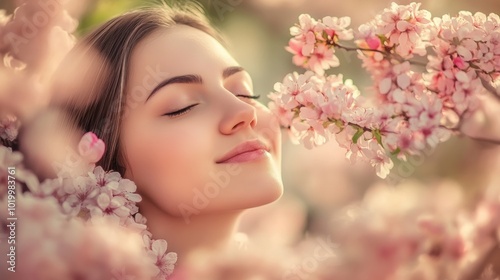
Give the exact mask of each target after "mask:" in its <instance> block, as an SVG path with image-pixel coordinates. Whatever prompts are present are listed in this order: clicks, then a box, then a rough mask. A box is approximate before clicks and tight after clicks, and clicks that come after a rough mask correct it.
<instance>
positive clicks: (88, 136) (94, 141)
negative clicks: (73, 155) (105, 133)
mask: <svg viewBox="0 0 500 280" xmlns="http://www.w3.org/2000/svg"><path fill="white" fill-rule="evenodd" d="M105 149H106V146H105V144H104V142H103V141H102V140H101V139H99V138H98V137H97V135H95V134H94V133H93V132H87V133H85V134H84V135H83V136H82V139H81V140H80V143H79V144H78V152H79V153H80V156H81V157H83V158H84V159H85V160H86V161H87V162H88V163H96V162H98V161H99V160H100V159H101V158H102V155H103V154H104V151H105Z"/></svg>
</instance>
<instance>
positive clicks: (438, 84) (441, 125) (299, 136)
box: [269, 3, 500, 178]
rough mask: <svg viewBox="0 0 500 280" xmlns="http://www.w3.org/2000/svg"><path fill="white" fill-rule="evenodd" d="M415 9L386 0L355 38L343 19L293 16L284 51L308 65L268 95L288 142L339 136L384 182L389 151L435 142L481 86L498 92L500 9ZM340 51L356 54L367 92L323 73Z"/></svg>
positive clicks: (466, 111)
mask: <svg viewBox="0 0 500 280" xmlns="http://www.w3.org/2000/svg"><path fill="white" fill-rule="evenodd" d="M420 6H421V5H420V4H419V3H410V4H408V5H399V4H396V3H392V4H391V6H390V7H389V8H386V9H384V10H383V11H382V13H380V14H378V15H376V16H375V18H374V19H373V20H371V21H369V22H368V23H366V24H363V25H361V26H360V27H359V28H358V32H357V33H356V34H353V31H352V30H351V29H349V28H348V27H349V25H350V19H349V18H348V17H342V18H337V17H324V18H323V19H313V18H311V17H310V16H309V15H306V14H304V15H301V16H300V18H299V24H297V25H295V26H294V27H292V28H291V35H292V36H293V38H292V39H290V42H289V45H288V47H287V50H288V51H290V52H291V53H292V54H293V55H294V58H293V61H294V63H295V64H296V65H298V66H301V67H303V68H305V69H306V70H311V71H306V72H305V73H304V74H298V73H293V74H288V75H286V76H285V78H284V79H283V82H282V83H277V84H276V85H275V87H274V90H275V92H272V93H271V94H270V95H269V98H270V99H271V100H272V102H271V103H270V105H269V107H270V108H271V109H272V110H273V111H274V112H275V114H276V115H277V116H278V118H279V120H280V122H281V124H282V125H283V126H284V127H287V128H288V129H289V131H290V133H291V135H292V141H294V142H296V143H302V144H304V145H305V146H306V147H307V148H312V147H315V146H318V145H322V144H325V143H327V142H328V140H329V139H331V138H332V137H333V138H336V140H337V142H339V144H340V145H341V146H342V147H343V148H345V149H346V150H347V151H346V157H347V158H348V159H350V160H351V161H352V162H354V161H357V160H359V159H362V160H364V161H366V162H369V163H370V164H371V165H372V166H373V167H374V168H375V169H376V170H377V174H378V175H379V176H380V177H382V178H385V177H386V176H388V174H389V172H390V169H391V168H392V167H393V166H394V162H393V160H392V158H391V157H396V158H397V159H398V160H403V161H404V160H406V159H407V156H408V155H418V154H420V153H422V151H423V150H424V149H426V148H427V147H431V148H434V147H436V146H437V145H438V144H439V143H441V142H443V141H446V140H447V139H449V137H450V135H451V134H452V133H460V131H459V128H460V123H461V119H463V118H466V117H468V116H469V115H470V114H472V113H473V112H474V111H475V110H477V108H478V104H479V98H478V97H479V95H480V94H482V92H484V91H485V90H488V91H490V92H491V93H493V94H494V95H496V96H499V94H498V90H497V89H496V88H495V87H497V86H496V85H497V83H498V79H499V77H500V68H499V67H498V65H499V64H500V47H499V42H500V35H498V34H500V32H499V31H500V19H499V17H498V15H495V14H490V15H488V16H486V15H485V14H482V13H476V14H472V13H470V12H465V11H463V12H460V13H459V14H458V16H455V17H451V16H448V15H445V16H442V17H441V18H434V19H432V18H431V14H430V13H429V12H428V11H426V10H423V9H420ZM355 38H356V39H355ZM354 39H355V40H354ZM349 41H354V42H353V43H354V45H355V46H354V47H352V46H348V45H347V44H345V43H346V42H349ZM427 48H429V49H431V51H429V52H428V51H427ZM337 49H343V50H346V51H357V52H358V58H359V59H361V61H362V66H363V68H364V69H365V70H366V71H367V72H368V73H369V75H370V77H371V79H372V81H373V86H372V87H371V93H372V95H371V96H366V95H365V96H366V98H365V97H363V98H358V97H359V96H360V93H359V91H358V90H357V89H356V87H354V86H353V85H352V83H351V82H350V81H349V80H345V81H343V77H342V76H341V75H327V74H325V71H326V70H328V69H330V68H332V67H337V66H339V60H338V59H337V57H336V56H335V52H336V50H337ZM425 60H426V61H425Z"/></svg>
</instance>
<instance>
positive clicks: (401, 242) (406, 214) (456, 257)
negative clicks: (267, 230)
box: [290, 182, 500, 280]
mask: <svg viewBox="0 0 500 280" xmlns="http://www.w3.org/2000/svg"><path fill="white" fill-rule="evenodd" d="M498 190H499V188H498V187H497V186H494V187H491V188H490V189H489V191H490V193H489V194H487V195H486V196H485V197H484V199H483V201H482V202H481V203H479V205H478V206H477V207H476V209H474V210H473V211H472V212H469V211H467V210H465V209H464V207H463V203H464V201H463V197H462V195H461V192H460V191H459V190H458V188H456V185H455V186H453V184H451V183H449V182H443V183H441V184H439V185H437V186H435V188H433V189H432V190H430V189H425V187H424V186H422V185H419V184H415V183H412V184H407V185H405V186H402V188H400V189H397V190H394V189H390V188H387V186H385V185H378V186H374V187H372V188H371V189H369V190H368V192H367V194H366V196H365V198H364V200H363V201H361V202H360V203H359V204H357V205H352V206H349V207H347V208H346V209H345V210H344V211H341V214H340V215H339V216H338V217H337V218H336V219H334V221H335V223H334V225H333V226H334V228H333V229H332V230H331V239H332V240H334V241H335V242H338V244H339V246H338V247H337V248H335V250H334V252H335V256H336V258H331V259H329V260H328V261H325V262H322V263H321V264H320V267H319V268H318V269H317V272H316V273H314V275H315V276H316V275H319V277H311V278H312V279H355V280H363V279H373V278H377V279H428V280H431V279H436V280H437V279H463V277H464V275H466V274H467V273H468V272H469V271H471V270H472V268H477V267H479V269H478V270H479V271H478V273H481V271H483V269H485V268H488V266H487V265H488V262H487V261H486V262H484V260H483V259H482V256H484V255H485V254H487V252H488V251H489V250H492V248H493V249H494V248H495V247H494V246H495V245H494V244H497V243H498V241H499V240H500V223H499V221H498V220H495V219H498V215H497V214H496V213H495V211H498V208H496V207H498V206H499V202H500V200H499V199H498V198H499V197H498V196H495V195H493V193H496V194H498ZM443 199H446V200H447V203H442V200H443ZM388 201H391V203H390V204H388V203H387V202H388ZM487 201H488V202H487ZM493 201H495V202H493ZM484 203H488V205H487V206H486V205H484ZM485 208H486V209H485ZM481 262H484V263H481ZM485 271H486V272H488V270H487V269H486V270H485ZM490 273H491V274H490V275H489V276H487V275H484V276H483V278H482V279H491V280H493V279H498V278H497V277H498V275H496V276H495V273H493V272H491V271H490ZM476 277H477V275H476ZM290 279H291V278H290ZM470 279H476V278H470Z"/></svg>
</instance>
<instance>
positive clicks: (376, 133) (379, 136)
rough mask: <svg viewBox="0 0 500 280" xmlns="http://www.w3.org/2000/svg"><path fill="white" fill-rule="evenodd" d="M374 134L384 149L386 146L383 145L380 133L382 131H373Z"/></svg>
mask: <svg viewBox="0 0 500 280" xmlns="http://www.w3.org/2000/svg"><path fill="white" fill-rule="evenodd" d="M372 133H373V136H374V137H375V139H377V143H379V144H380V146H382V147H384V145H383V144H382V134H381V133H380V130H378V129H375V130H373V131H372Z"/></svg>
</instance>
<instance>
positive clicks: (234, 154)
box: [216, 140, 269, 163]
mask: <svg viewBox="0 0 500 280" xmlns="http://www.w3.org/2000/svg"><path fill="white" fill-rule="evenodd" d="M268 152H269V147H268V146H266V145H265V144H264V143H262V142H261V141H259V140H251V141H246V142H243V143H241V144H240V145H238V146H236V147H234V149H232V150H231V151H229V152H228V153H226V154H225V155H224V156H222V157H221V158H220V159H218V160H217V161H216V163H240V162H247V161H252V160H256V159H259V158H261V157H262V156H265V155H266V153H268Z"/></svg>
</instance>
